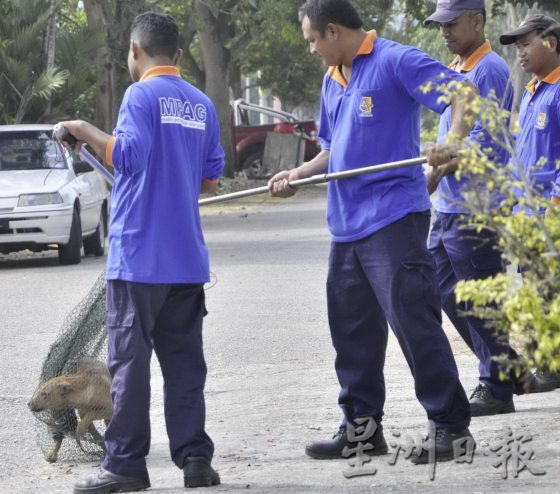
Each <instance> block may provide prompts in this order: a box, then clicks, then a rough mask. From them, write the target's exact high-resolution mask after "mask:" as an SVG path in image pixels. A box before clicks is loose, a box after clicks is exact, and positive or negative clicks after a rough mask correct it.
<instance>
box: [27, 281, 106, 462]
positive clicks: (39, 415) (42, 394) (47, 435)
mask: <svg viewBox="0 0 560 494" xmlns="http://www.w3.org/2000/svg"><path fill="white" fill-rule="evenodd" d="M105 289H106V282H105V275H104V273H103V274H101V275H100V276H99V278H98V279H97V280H96V282H95V284H94V286H93V287H92V289H91V290H90V291H89V293H88V294H87V296H86V297H85V298H84V299H83V300H82V301H81V302H80V303H79V304H78V305H77V306H76V307H74V309H73V310H72V311H71V312H70V313H69V314H68V316H67V317H66V319H65V321H64V323H63V324H62V328H61V330H60V332H59V333H58V335H57V337H56V339H55V341H54V343H53V344H52V345H51V347H50V349H49V353H48V355H47V357H46V358H45V360H44V362H43V364H42V368H41V375H40V378H39V384H38V387H37V389H36V391H35V393H34V394H33V397H32V399H31V401H30V403H29V408H30V410H31V411H32V413H33V414H34V416H35V418H36V419H37V420H36V421H35V424H36V431H37V439H38V443H39V447H40V448H41V450H42V452H43V454H44V456H45V459H46V460H47V461H50V462H54V461H57V460H67V461H79V460H84V461H85V460H92V459H96V458H102V457H103V456H104V453H105V449H104V448H105V446H104V443H103V434H104V432H105V427H106V423H108V421H109V419H110V418H111V415H112V412H113V408H112V404H111V397H110V387H111V377H110V375H109V371H108V369H107V365H106V363H105V362H106V361H107V344H106V337H107V331H106V328H105V325H104V319H105Z"/></svg>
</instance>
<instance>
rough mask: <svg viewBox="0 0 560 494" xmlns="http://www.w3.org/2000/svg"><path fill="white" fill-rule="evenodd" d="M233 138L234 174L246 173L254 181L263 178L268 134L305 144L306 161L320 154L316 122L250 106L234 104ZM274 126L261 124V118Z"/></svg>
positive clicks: (244, 102)
mask: <svg viewBox="0 0 560 494" xmlns="http://www.w3.org/2000/svg"><path fill="white" fill-rule="evenodd" d="M232 113H233V116H232V136H233V142H234V152H235V171H237V172H239V171H241V170H245V172H246V173H247V176H249V177H251V178H257V177H262V176H263V175H264V173H263V166H262V160H263V153H264V148H265V143H266V136H267V134H268V133H269V132H283V133H291V134H296V135H298V136H300V137H301V138H302V139H304V140H305V152H304V160H306V161H307V160H310V159H311V158H313V157H314V156H315V155H316V154H317V153H318V152H319V150H320V147H319V141H318V140H317V126H316V124H315V121H314V120H305V121H301V120H298V119H297V118H296V117H295V116H294V115H292V114H291V113H287V112H283V111H280V110H275V109H273V108H268V107H265V106H259V105H255V104H252V103H247V102H246V101H245V100H243V99H238V100H235V101H234V102H233V112H232ZM263 115H264V116H266V117H270V118H268V120H271V121H272V123H264V124H263V123H261V117H262V116H263Z"/></svg>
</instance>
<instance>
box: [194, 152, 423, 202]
mask: <svg viewBox="0 0 560 494" xmlns="http://www.w3.org/2000/svg"><path fill="white" fill-rule="evenodd" d="M426 162H427V158H426V157H425V156H421V157H419V158H411V159H407V160H401V161H392V162H390V163H383V164H381V165H372V166H365V167H363V168H355V169H353V170H345V171H343V172H334V173H323V174H320V175H313V176H311V177H309V178H302V179H300V180H293V181H292V182H288V184H289V185H290V186H291V187H294V188H297V187H301V186H305V185H315V184H323V183H325V182H332V181H333V180H344V179H346V178H351V177H357V176H358V175H367V174H368V173H379V172H384V171H387V170H394V169H396V168H405V167H407V166H416V165H423V164H424V163H426ZM268 191H269V190H268V186H267V185H264V186H262V187H255V188H254V189H247V190H241V191H239V192H232V193H231V194H223V195H221V196H215V197H209V198H207V199H200V200H199V201H198V205H199V206H206V205H208V204H216V203H219V202H226V201H233V200H234V199H240V198H242V197H249V196H256V195H258V194H266V193H268Z"/></svg>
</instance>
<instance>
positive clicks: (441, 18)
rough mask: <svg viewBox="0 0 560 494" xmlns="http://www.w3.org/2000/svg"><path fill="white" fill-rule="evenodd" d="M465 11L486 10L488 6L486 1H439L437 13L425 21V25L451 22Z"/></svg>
mask: <svg viewBox="0 0 560 494" xmlns="http://www.w3.org/2000/svg"><path fill="white" fill-rule="evenodd" d="M465 10H486V5H485V4H484V0H438V3H437V6H436V11H435V12H434V13H433V14H432V15H431V16H430V17H428V18H427V19H426V20H425V21H424V25H425V26H427V25H428V24H431V23H432V22H451V21H453V20H455V19H457V17H459V16H460V15H461V13H463V12H464V11H465Z"/></svg>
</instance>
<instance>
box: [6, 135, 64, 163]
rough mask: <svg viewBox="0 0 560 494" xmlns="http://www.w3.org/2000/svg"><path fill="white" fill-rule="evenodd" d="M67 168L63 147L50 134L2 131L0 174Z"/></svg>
mask: <svg viewBox="0 0 560 494" xmlns="http://www.w3.org/2000/svg"><path fill="white" fill-rule="evenodd" d="M67 167H68V166H67V165H66V160H65V159H64V155H63V151H62V147H61V146H60V144H58V143H57V142H55V141H54V140H53V139H52V137H51V133H50V132H47V131H34V132H31V131H29V132H4V133H3V132H1V131H0V172H2V171H8V170H43V169H53V168H67Z"/></svg>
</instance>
